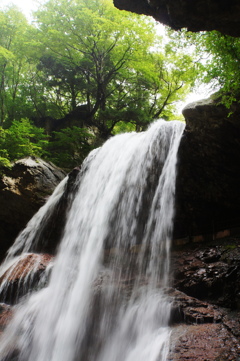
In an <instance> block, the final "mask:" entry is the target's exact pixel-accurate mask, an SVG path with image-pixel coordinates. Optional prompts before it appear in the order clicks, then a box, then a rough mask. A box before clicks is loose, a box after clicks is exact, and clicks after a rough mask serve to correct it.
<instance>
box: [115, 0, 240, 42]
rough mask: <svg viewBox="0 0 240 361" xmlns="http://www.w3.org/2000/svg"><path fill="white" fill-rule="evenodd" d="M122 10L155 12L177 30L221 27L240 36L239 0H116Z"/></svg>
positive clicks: (194, 30)
mask: <svg viewBox="0 0 240 361" xmlns="http://www.w3.org/2000/svg"><path fill="white" fill-rule="evenodd" d="M113 2H114V5H115V6H116V7H117V8H118V9H120V10H127V11H131V12H134V13H137V14H144V15H149V16H152V17H153V18H154V19H156V20H157V21H159V22H160V23H162V24H165V25H168V26H170V27H171V28H172V29H174V30H180V29H182V28H187V29H188V30H190V31H193V32H197V31H204V30H218V31H220V32H221V33H223V34H226V35H231V36H236V37H238V36H240V2H239V1H238V0H113Z"/></svg>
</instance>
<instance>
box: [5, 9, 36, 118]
mask: <svg viewBox="0 0 240 361" xmlns="http://www.w3.org/2000/svg"><path fill="white" fill-rule="evenodd" d="M29 29H30V26H29V24H28V23H27V20H26V18H25V17H24V15H22V13H21V12H20V11H19V10H18V9H17V8H16V7H14V6H12V7H9V8H7V10H6V11H0V125H3V123H4V122H5V121H6V120H9V121H11V120H13V119H20V118H21V117H22V116H24V105H25V99H24V96H23V84H24V83H25V82H26V80H25V78H24V75H25V74H27V69H26V64H27V60H28V59H27V56H26V55H27V48H28V35H29Z"/></svg>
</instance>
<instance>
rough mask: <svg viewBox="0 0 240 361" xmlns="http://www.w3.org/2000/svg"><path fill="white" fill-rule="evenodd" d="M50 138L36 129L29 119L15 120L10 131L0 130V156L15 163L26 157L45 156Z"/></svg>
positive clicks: (40, 129) (41, 130) (39, 129)
mask: <svg viewBox="0 0 240 361" xmlns="http://www.w3.org/2000/svg"><path fill="white" fill-rule="evenodd" d="M47 144H48V137H47V136H46V135H45V134H44V130H43V129H42V128H37V127H35V126H34V125H33V124H32V123H31V122H30V121H29V120H28V119H21V120H20V121H18V120H14V121H13V122H12V125H11V126H10V127H9V128H8V129H3V128H0V145H1V153H0V156H1V157H2V158H5V159H6V160H7V161H15V160H17V159H20V158H23V157H26V156H31V155H32V156H40V157H41V156H44V155H46V147H47Z"/></svg>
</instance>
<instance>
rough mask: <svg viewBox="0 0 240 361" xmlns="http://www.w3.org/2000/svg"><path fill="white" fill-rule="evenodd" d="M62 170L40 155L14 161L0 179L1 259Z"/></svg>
mask: <svg viewBox="0 0 240 361" xmlns="http://www.w3.org/2000/svg"><path fill="white" fill-rule="evenodd" d="M65 175H66V174H65V173H64V172H63V171H62V170H61V169H60V168H57V167H55V166H54V165H53V164H51V163H47V162H45V161H43V160H41V159H39V158H31V157H29V158H25V159H21V160H19V161H17V162H16V163H15V164H14V165H13V167H12V169H10V170H9V169H6V170H5V172H4V176H3V177H2V178H1V179H0V204H1V207H0V244H1V247H0V258H1V259H2V257H3V255H4V254H5V252H6V251H7V249H8V248H9V247H10V246H11V244H12V243H13V241H14V239H15V237H16V236H17V235H18V233H19V232H20V231H21V230H22V229H23V228H24V227H25V226H26V224H27V222H28V221H29V220H30V218H31V217H32V216H33V215H34V214H35V213H36V212H37V210H38V209H39V208H40V207H41V206H42V205H43V204H44V203H45V202H46V199H47V198H48V197H49V196H50V195H51V193H52V192H53V190H54V189H55V187H56V186H57V185H58V183H59V182H60V181H61V180H62V179H63V178H64V177H65Z"/></svg>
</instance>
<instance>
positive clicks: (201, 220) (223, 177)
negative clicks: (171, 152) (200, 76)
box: [175, 99, 240, 238]
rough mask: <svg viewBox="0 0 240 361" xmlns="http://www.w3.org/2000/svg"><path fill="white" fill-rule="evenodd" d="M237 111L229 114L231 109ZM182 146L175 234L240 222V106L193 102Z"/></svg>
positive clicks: (223, 227)
mask: <svg viewBox="0 0 240 361" xmlns="http://www.w3.org/2000/svg"><path fill="white" fill-rule="evenodd" d="M230 111H232V112H233V113H232V115H230V116H229V112H230ZM183 114H184V116H185V119H186V130H185V133H184V136H183V138H182V141H181V144H180V148H179V162H178V178H177V189H176V199H177V201H176V208H177V209H176V225H175V238H176V237H179V235H184V234H185V235H194V234H195V235H196V234H202V233H214V232H215V231H217V230H222V229H227V228H233V227H236V226H237V225H238V224H239V221H240V188H239V184H240V168H239V164H240V122H239V119H240V118H239V116H240V106H239V104H237V103H236V104H233V105H232V109H230V110H228V109H226V108H225V107H224V106H223V105H220V104H218V103H217V101H214V100H212V99H208V100H206V101H200V102H196V103H192V104H190V105H188V106H187V107H186V108H185V109H184V110H183Z"/></svg>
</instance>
